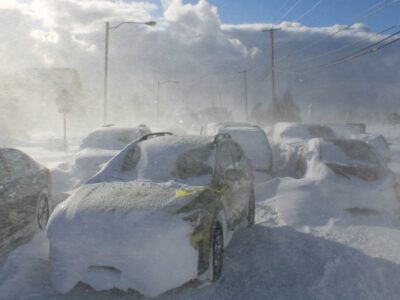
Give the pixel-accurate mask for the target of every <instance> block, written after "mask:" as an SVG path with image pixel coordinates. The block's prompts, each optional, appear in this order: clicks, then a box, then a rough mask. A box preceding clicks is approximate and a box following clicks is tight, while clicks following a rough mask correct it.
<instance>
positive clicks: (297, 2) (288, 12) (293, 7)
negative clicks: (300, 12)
mask: <svg viewBox="0 0 400 300" xmlns="http://www.w3.org/2000/svg"><path fill="white" fill-rule="evenodd" d="M300 2H301V0H297V1H296V2H295V3H294V4H293V5H292V6H291V7H290V8H289V9H288V10H287V11H286V13H285V14H283V16H282V17H281V18H280V19H279V20H278V23H279V22H282V20H283V19H284V18H285V17H286V16H287V15H288V14H290V12H291V11H292V10H293V9H295V8H296V6H297V5H298V4H299V3H300Z"/></svg>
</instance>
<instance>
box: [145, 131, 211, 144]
mask: <svg viewBox="0 0 400 300" xmlns="http://www.w3.org/2000/svg"><path fill="white" fill-rule="evenodd" d="M152 135H154V134H150V135H146V136H144V137H143V140H140V141H139V143H140V144H144V143H145V144H149V145H160V144H162V145H168V144H171V145H176V144H185V145H188V144H193V145H206V144H209V143H211V142H212V141H213V140H214V139H213V138H210V137H207V136H200V135H174V134H168V133H166V134H165V135H161V136H154V137H152ZM148 136H150V137H149V138H147V137H148Z"/></svg>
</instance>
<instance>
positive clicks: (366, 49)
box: [274, 30, 400, 75]
mask: <svg viewBox="0 0 400 300" xmlns="http://www.w3.org/2000/svg"><path fill="white" fill-rule="evenodd" d="M398 34H400V30H399V31H397V32H395V33H393V34H391V35H389V36H387V37H385V38H383V39H381V40H379V41H378V42H375V43H373V44H372V45H369V46H367V47H364V48H362V49H360V50H358V51H355V52H353V53H351V54H349V55H346V56H344V57H342V58H339V59H336V60H334V61H331V62H328V63H325V64H320V65H317V66H313V67H309V68H307V69H305V70H304V71H296V70H283V69H278V68H275V69H274V70H275V71H277V72H280V73H291V74H296V75H299V74H306V73H310V72H311V71H313V70H316V69H321V68H326V67H330V66H335V65H338V64H342V63H345V62H348V61H351V60H353V59H356V58H359V57H362V56H364V55H367V54H370V53H375V52H377V51H379V50H381V49H383V48H386V47H387V46H389V45H392V44H394V43H395V42H397V41H399V40H400V37H398V38H395V39H393V40H391V41H389V42H387V43H385V44H383V45H379V44H381V43H383V42H384V41H387V40H389V39H390V38H393V37H395V36H396V35H398Z"/></svg>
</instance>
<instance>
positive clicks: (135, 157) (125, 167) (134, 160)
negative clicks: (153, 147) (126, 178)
mask: <svg viewBox="0 0 400 300" xmlns="http://www.w3.org/2000/svg"><path fill="white" fill-rule="evenodd" d="M139 160H140V148H139V146H135V148H133V149H132V150H131V151H130V152H129V153H128V154H126V156H125V158H124V161H123V163H122V171H132V170H133V169H134V168H136V165H137V164H138V162H139Z"/></svg>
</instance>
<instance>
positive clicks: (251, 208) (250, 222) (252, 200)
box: [247, 189, 256, 227]
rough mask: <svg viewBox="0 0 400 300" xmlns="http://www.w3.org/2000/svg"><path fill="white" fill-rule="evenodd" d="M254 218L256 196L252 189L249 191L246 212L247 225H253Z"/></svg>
mask: <svg viewBox="0 0 400 300" xmlns="http://www.w3.org/2000/svg"><path fill="white" fill-rule="evenodd" d="M255 219H256V196H255V193H254V189H252V190H251V192H250V199H249V212H248V213H247V227H251V226H253V225H254V222H255Z"/></svg>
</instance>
